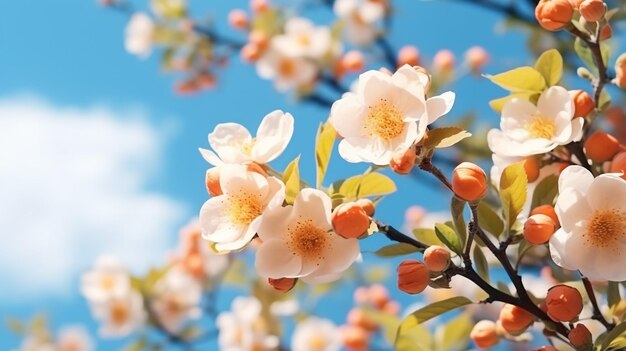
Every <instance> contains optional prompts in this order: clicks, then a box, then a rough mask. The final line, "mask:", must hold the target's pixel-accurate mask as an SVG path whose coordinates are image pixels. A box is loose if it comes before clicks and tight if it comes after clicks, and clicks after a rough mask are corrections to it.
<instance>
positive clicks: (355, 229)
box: [331, 202, 370, 239]
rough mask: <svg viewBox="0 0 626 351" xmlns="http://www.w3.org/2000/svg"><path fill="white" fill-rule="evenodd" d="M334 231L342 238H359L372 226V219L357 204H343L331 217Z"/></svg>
mask: <svg viewBox="0 0 626 351" xmlns="http://www.w3.org/2000/svg"><path fill="white" fill-rule="evenodd" d="M331 220H332V223H333V229H334V230H335V232H336V233H337V234H339V235H341V236H342V237H344V238H346V239H349V238H358V237H360V236H361V235H363V234H365V232H366V231H367V228H369V226H370V218H369V216H368V215H367V213H365V211H363V209H362V208H361V206H359V205H358V204H357V203H356V202H348V203H345V204H341V205H339V206H337V208H335V210H334V211H333V214H332V216H331Z"/></svg>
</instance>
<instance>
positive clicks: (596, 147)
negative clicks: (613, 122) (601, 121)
mask: <svg viewBox="0 0 626 351" xmlns="http://www.w3.org/2000/svg"><path fill="white" fill-rule="evenodd" d="M584 147H585V155H587V157H589V158H590V159H591V160H592V161H593V162H594V163H598V164H600V163H602V162H606V161H609V160H610V159H612V158H613V156H615V155H616V154H617V153H618V152H619V151H620V144H619V141H618V140H617V139H616V138H615V137H614V136H612V135H610V134H607V133H605V132H604V131H602V130H596V131H595V132H594V133H593V134H591V135H590V136H589V138H587V140H585V144H584Z"/></svg>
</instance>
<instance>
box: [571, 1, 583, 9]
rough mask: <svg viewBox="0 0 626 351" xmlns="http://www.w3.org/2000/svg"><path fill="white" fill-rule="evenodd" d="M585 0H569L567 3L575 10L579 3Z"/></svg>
mask: <svg viewBox="0 0 626 351" xmlns="http://www.w3.org/2000/svg"><path fill="white" fill-rule="evenodd" d="M583 1H585V0H569V3H570V4H572V8H573V9H574V10H576V11H578V8H579V7H580V4H581V3H582V2H583Z"/></svg>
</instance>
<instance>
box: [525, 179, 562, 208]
mask: <svg viewBox="0 0 626 351" xmlns="http://www.w3.org/2000/svg"><path fill="white" fill-rule="evenodd" d="M558 183H559V177H558V176H557V175H555V174H551V175H549V176H547V177H545V178H543V179H542V180H541V181H540V182H539V184H537V187H535V192H534V193H533V200H532V201H531V203H530V208H531V209H533V208H535V207H537V206H541V205H552V204H554V198H555V197H556V194H557V193H558V191H559V187H558Z"/></svg>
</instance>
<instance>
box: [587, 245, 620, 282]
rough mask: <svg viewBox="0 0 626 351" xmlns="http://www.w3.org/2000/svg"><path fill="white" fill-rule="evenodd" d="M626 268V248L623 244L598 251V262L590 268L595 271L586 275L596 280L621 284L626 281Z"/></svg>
mask: <svg viewBox="0 0 626 351" xmlns="http://www.w3.org/2000/svg"><path fill="white" fill-rule="evenodd" d="M624 267H626V246H624V244H623V243H621V244H617V245H616V246H615V247H610V248H606V249H604V250H597V260H596V261H595V264H594V265H593V266H591V267H590V268H593V269H594V270H595V271H594V272H587V274H586V275H587V276H588V277H589V278H590V279H594V280H610V281H614V282H621V281H624V280H626V270H625V269H624ZM596 277H598V278H596Z"/></svg>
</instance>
